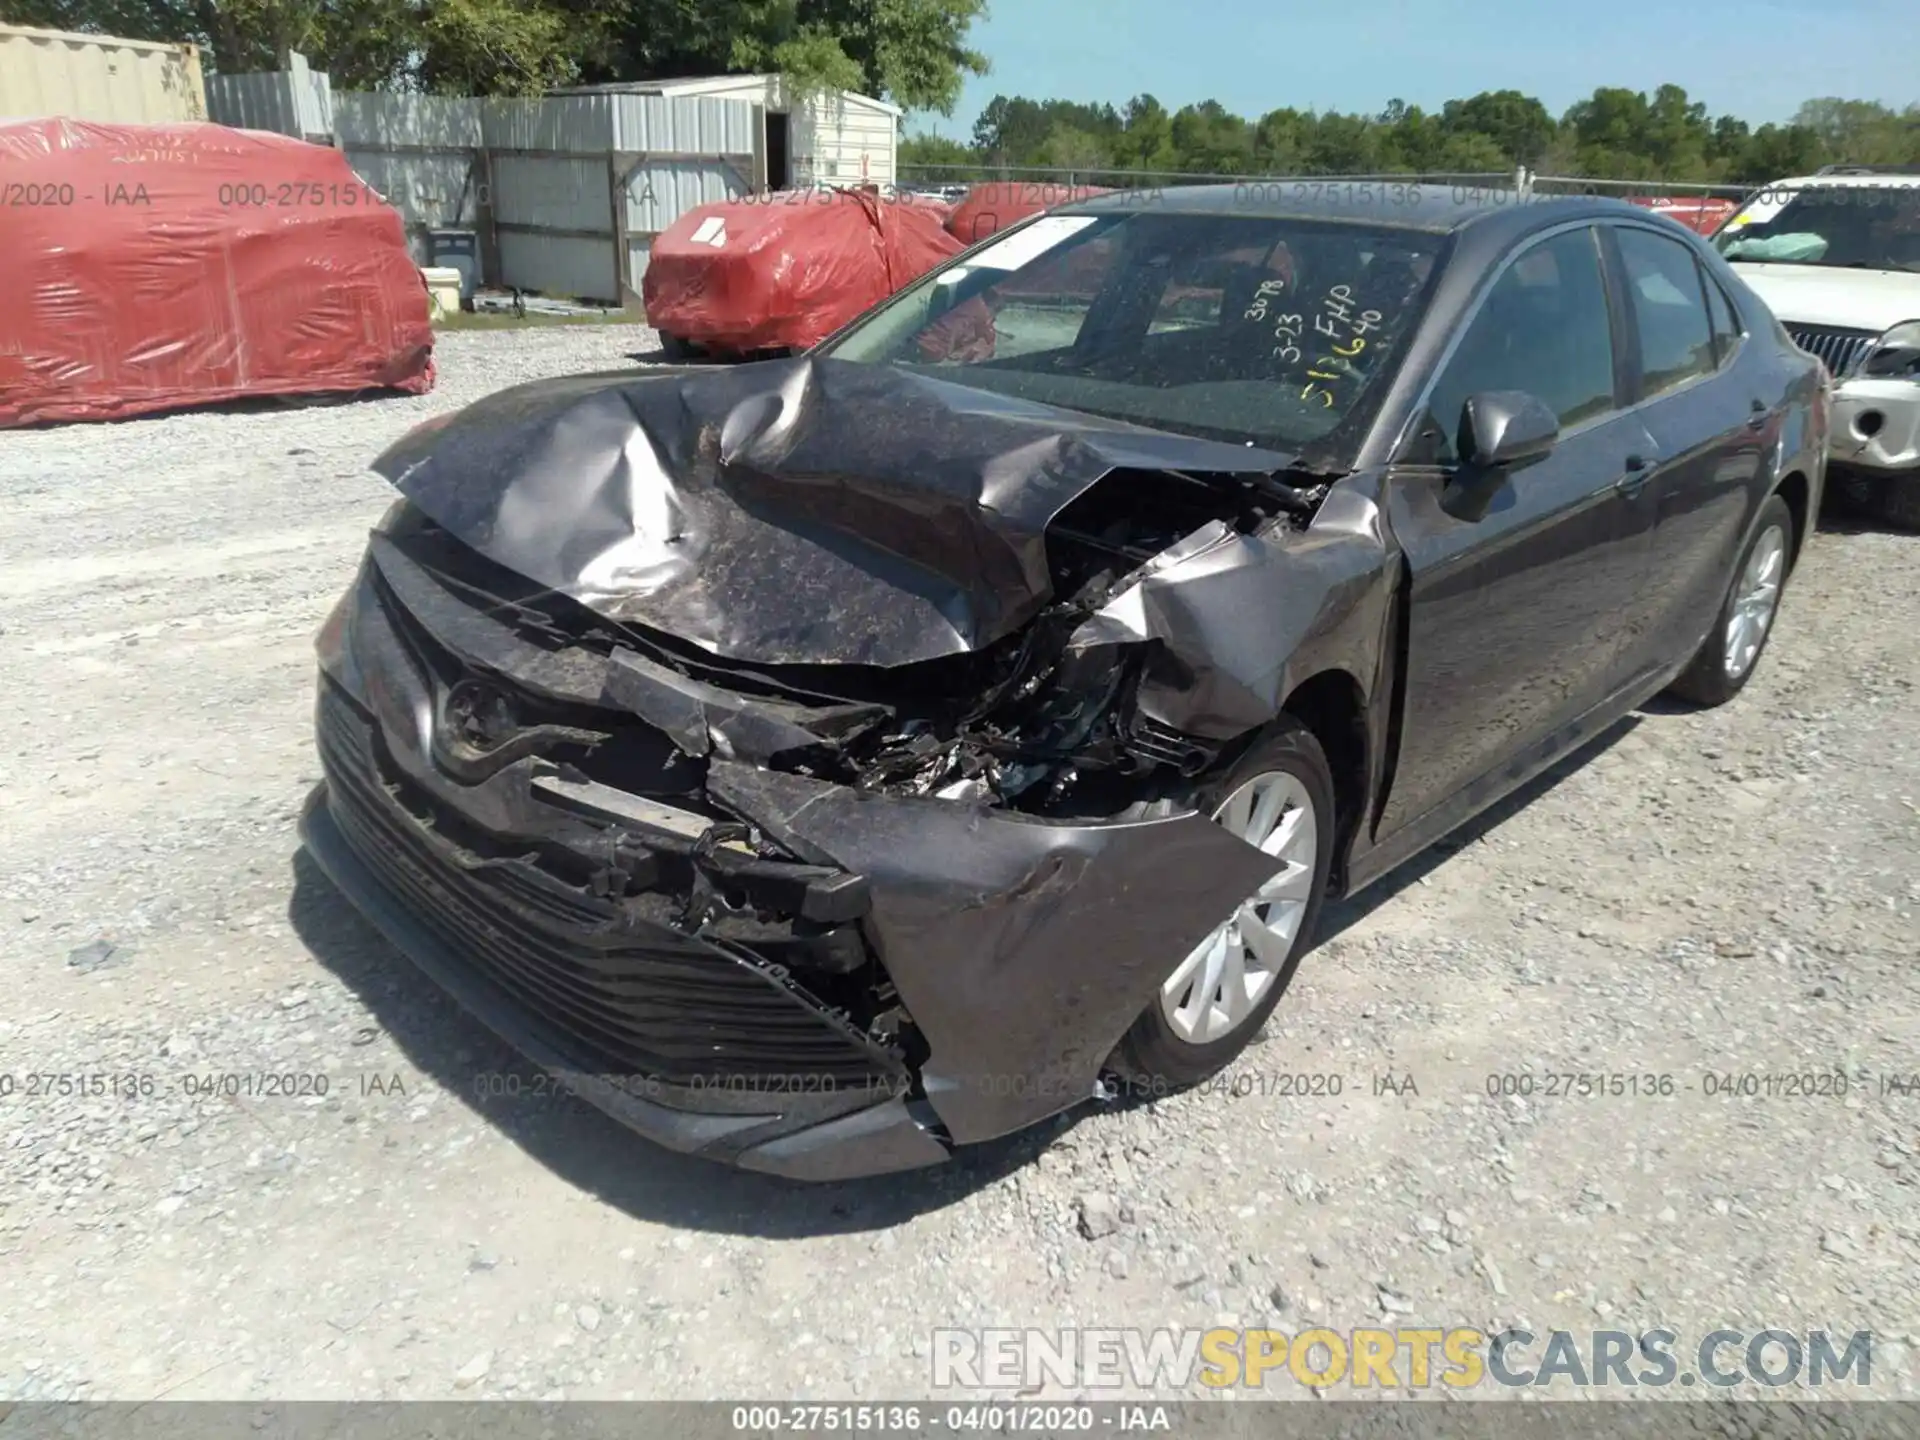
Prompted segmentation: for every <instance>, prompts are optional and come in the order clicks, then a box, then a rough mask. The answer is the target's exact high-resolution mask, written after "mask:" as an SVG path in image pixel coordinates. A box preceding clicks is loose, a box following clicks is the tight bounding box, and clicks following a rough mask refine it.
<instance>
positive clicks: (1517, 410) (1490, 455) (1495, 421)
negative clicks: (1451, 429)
mask: <svg viewBox="0 0 1920 1440" xmlns="http://www.w3.org/2000/svg"><path fill="white" fill-rule="evenodd" d="M1559 438H1560V418H1559V417H1558V416H1557V415H1555V414H1554V413H1553V411H1551V410H1549V409H1548V408H1547V406H1546V402H1545V401H1543V400H1541V399H1540V398H1539V397H1538V396H1534V395H1529V394H1528V393H1527V392H1526V391H1524V390H1483V391H1481V392H1480V393H1479V394H1477V395H1469V396H1468V397H1467V403H1466V404H1465V405H1463V406H1462V407H1461V408H1460V435H1459V440H1458V446H1459V454H1460V459H1461V460H1462V461H1463V462H1464V463H1465V464H1467V465H1469V466H1472V467H1473V468H1474V469H1477V470H1507V469H1512V468H1513V467H1515V466H1519V465H1526V464H1530V463H1531V462H1533V461H1535V460H1538V459H1539V458H1540V457H1541V456H1543V455H1545V454H1546V453H1547V452H1548V451H1549V450H1551V449H1553V446H1554V442H1555V441H1556V440H1558V439H1559Z"/></svg>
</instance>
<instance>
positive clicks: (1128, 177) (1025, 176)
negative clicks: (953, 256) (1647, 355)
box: [897, 162, 1759, 200]
mask: <svg viewBox="0 0 1920 1440" xmlns="http://www.w3.org/2000/svg"><path fill="white" fill-rule="evenodd" d="M897 174H898V183H899V184H900V185H901V186H903V187H906V188H912V189H926V190H945V189H965V188H968V187H971V186H974V185H980V184H985V183H987V182H990V181H1003V182H1014V183H1024V184H1032V185H1052V186H1060V187H1074V186H1082V185H1086V186H1098V187H1101V188H1104V189H1113V190H1157V189H1166V188H1169V187H1172V186H1176V185H1223V184H1224V185H1254V184H1272V183H1275V182H1287V183H1293V184H1301V185H1360V184H1375V185H1378V184H1389V185H1432V186H1436V187H1441V188H1452V189H1459V190H1474V191H1485V190H1496V189H1497V190H1514V191H1517V192H1519V193H1520V194H1522V195H1611V196H1617V197H1620V198H1623V199H1624V198H1625V197H1627V196H1636V197H1651V198H1667V199H1675V200H1680V199H1698V200H1710V199H1724V200H1740V199H1744V198H1745V197H1746V196H1748V195H1750V194H1752V193H1753V192H1754V190H1756V189H1758V188H1759V187H1758V186H1754V185H1727V184H1714V183H1706V182H1701V181H1692V180H1659V179H1646V180H1601V179H1594V178H1591V177H1588V176H1580V175H1536V174H1534V173H1533V172H1532V171H1530V170H1526V169H1514V170H1472V171H1466V170H1444V171H1396V172H1391V173H1384V174H1383V173H1377V172H1376V173H1369V174H1359V173H1354V174H1314V175H1307V174H1294V175H1283V174H1242V175H1234V174H1223V173H1210V172H1204V171H1188V170H1116V169H1099V168H1068V167H1049V166H1035V165H980V164H974V165H919V164H908V163H905V162H902V163H901V164H900V165H899V166H898V167H897Z"/></svg>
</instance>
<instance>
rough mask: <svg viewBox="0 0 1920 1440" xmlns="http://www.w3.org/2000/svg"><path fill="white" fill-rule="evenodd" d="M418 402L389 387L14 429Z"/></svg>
mask: <svg viewBox="0 0 1920 1440" xmlns="http://www.w3.org/2000/svg"><path fill="white" fill-rule="evenodd" d="M419 398H420V397H419V396H418V395H416V394H415V393H414V392H413V391H411V390H401V389H397V388H394V387H391V386H388V387H385V388H374V389H367V390H329V391H317V392H315V393H313V394H308V395H241V396H238V397H236V398H234V399H231V400H204V401H200V402H197V403H195V404H191V405H171V406H168V407H167V408H166V409H164V410H145V411H142V412H140V413H139V414H137V415H102V416H98V417H97V418H93V419H88V420H36V421H33V422H32V423H31V424H26V425H19V426H15V427H14V428H15V429H17V430H19V431H20V432H21V433H23V434H32V433H33V432H34V431H36V430H65V429H69V428H72V427H76V426H82V425H84V426H87V427H90V428H95V427H98V426H101V425H113V426H118V427H125V428H132V427H137V426H140V425H148V424H153V423H155V422H158V421H163V420H174V419H178V418H179V417H181V416H183V415H284V414H292V413H293V412H294V411H297V410H338V409H341V408H343V407H348V406H352V407H356V408H357V407H359V406H363V405H379V404H383V403H387V402H391V401H394V400H417V399H419Z"/></svg>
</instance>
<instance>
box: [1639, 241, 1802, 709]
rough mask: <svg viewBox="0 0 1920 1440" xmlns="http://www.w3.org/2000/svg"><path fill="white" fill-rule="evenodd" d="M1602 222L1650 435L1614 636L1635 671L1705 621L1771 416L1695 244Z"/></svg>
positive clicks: (1714, 607) (1771, 429) (1687, 651)
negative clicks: (1647, 538) (1639, 573)
mask: <svg viewBox="0 0 1920 1440" xmlns="http://www.w3.org/2000/svg"><path fill="white" fill-rule="evenodd" d="M1603 233H1604V235H1605V237H1606V240H1607V242H1608V244H1610V245H1611V246H1612V247H1613V252H1614V254H1615V256H1616V257H1617V261H1618V263H1617V265H1616V267H1615V269H1616V273H1617V274H1618V275H1619V277H1620V282H1621V289H1622V290H1623V291H1624V294H1625V302H1626V303H1625V304H1624V306H1623V307H1622V308H1623V310H1624V312H1625V318H1626V321H1627V327H1626V328H1627V332H1628V345H1627V353H1628V359H1629V361H1630V362H1631V363H1630V369H1631V371H1632V377H1631V378H1632V382H1633V386H1634V389H1633V395H1634V402H1635V403H1634V408H1635V411H1636V413H1637V414H1638V416H1639V419H1640V423H1641V424H1642V425H1644V426H1645V427H1646V429H1647V433H1648V434H1650V435H1651V436H1652V437H1653V453H1652V455H1651V456H1650V457H1649V458H1650V459H1651V460H1652V462H1653V463H1652V464H1650V465H1649V466H1648V468H1647V469H1646V470H1643V471H1641V472H1640V474H1639V476H1638V477H1637V479H1635V480H1629V482H1628V489H1627V493H1628V496H1629V498H1630V500H1631V502H1632V503H1633V504H1634V505H1635V506H1636V507H1637V509H1638V510H1639V512H1640V513H1642V514H1644V515H1645V516H1646V518H1647V523H1648V524H1649V526H1650V528H1651V532H1652V543H1651V545H1650V546H1649V548H1648V551H1647V557H1646V558H1647V570H1646V576H1645V580H1644V582H1643V583H1642V584H1641V585H1639V586H1638V587H1637V588H1636V590H1635V592H1634V596H1633V601H1632V603H1631V605H1630V606H1629V608H1628V610H1627V612H1626V614H1625V616H1624V617H1623V618H1624V623H1623V627H1622V636H1621V646H1622V648H1621V656H1620V658H1621V664H1622V666H1623V668H1624V669H1625V671H1626V673H1627V675H1628V677H1642V676H1651V675H1652V674H1654V673H1655V672H1656V671H1659V670H1662V669H1667V670H1671V669H1672V668H1673V667H1674V666H1675V665H1678V664H1680V663H1681V662H1683V661H1684V660H1686V659H1687V658H1688V657H1689V656H1690V655H1692V653H1693V652H1694V650H1695V649H1697V648H1698V646H1699V643H1700V640H1701V637H1702V636H1704V635H1705V634H1706V633H1707V631H1708V629H1709V628H1711V626H1712V624H1713V620H1714V616H1715V615H1716V614H1717V613H1718V611H1719V608H1720V603H1721V601H1722V600H1723V599H1724V598H1725V591H1726V585H1727V577H1728V571H1729V567H1730V566H1731V565H1732V564H1733V558H1734V553H1733V552H1734V550H1735V548H1736V547H1737V546H1738V545H1739V543H1740V539H1741V533H1742V529H1743V526H1744V522H1745V519H1746V516H1747V514H1748V512H1749V510H1750V508H1751V499H1750V496H1751V493H1752V488H1753V486H1754V484H1755V481H1756V478H1757V476H1758V475H1759V472H1760V468H1761V465H1762V462H1763V460H1764V457H1765V454H1766V450H1767V447H1768V446H1769V445H1770V444H1771V443H1772V439H1773V435H1774V433H1775V427H1776V426H1777V424H1778V417H1777V416H1776V415H1775V413H1774V407H1773V404H1772V402H1771V401H1770V400H1769V399H1768V398H1767V397H1766V396H1764V395H1763V394H1762V393H1761V390H1760V388H1759V387H1760V382H1759V379H1758V378H1755V377H1753V376H1752V375H1750V374H1749V370H1750V369H1751V367H1747V366H1742V365H1741V364H1740V363H1739V355H1738V351H1739V350H1740V348H1741V346H1742V344H1743V343H1744V337H1743V336H1741V335H1740V334H1739V333H1738V320H1737V318H1736V312H1734V310H1733V308H1732V306H1731V304H1730V302H1729V301H1728V299H1727V296H1726V294H1725V292H1723V291H1722V290H1721V289H1720V286H1719V282H1718V281H1716V280H1715V279H1714V278H1713V277H1712V276H1711V275H1709V274H1707V273H1706V272H1705V271H1704V269H1703V267H1702V266H1701V265H1700V263H1699V261H1698V260H1697V259H1696V258H1695V256H1694V252H1693V247H1692V246H1691V245H1690V244H1688V243H1687V242H1686V241H1684V240H1682V239H1680V238H1679V237H1677V236H1671V235H1663V234H1660V233H1659V232H1658V231H1657V230H1655V229H1653V228H1651V227H1646V226H1639V225H1633V224H1629V223H1619V224H1612V225H1608V226H1606V227H1605V229H1604V231H1603ZM1716 312H1717V313H1716Z"/></svg>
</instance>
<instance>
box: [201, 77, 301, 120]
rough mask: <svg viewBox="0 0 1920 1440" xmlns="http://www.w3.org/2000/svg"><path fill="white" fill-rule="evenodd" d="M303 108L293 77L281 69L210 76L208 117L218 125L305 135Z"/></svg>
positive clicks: (208, 80) (208, 82)
mask: <svg viewBox="0 0 1920 1440" xmlns="http://www.w3.org/2000/svg"><path fill="white" fill-rule="evenodd" d="M300 110H301V107H300V104H299V102H298V100H297V99H296V97H295V92H294V86H293V77H292V76H291V75H288V74H286V73H284V72H282V71H278V70H272V71H264V72H262V73H259V74H255V75H209V76H208V77H207V116H208V118H209V119H211V120H212V121H213V123H214V124H216V125H231V126H232V127H234V128H235V129H236V130H271V131H273V132H274V133H275V134H277V135H304V134H305V133H306V132H305V131H304V130H302V129H301V128H300Z"/></svg>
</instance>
